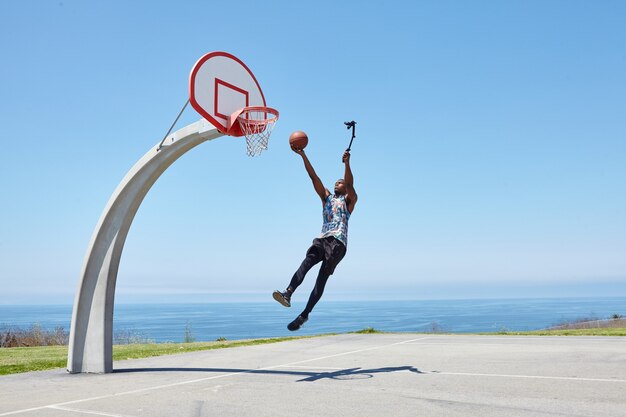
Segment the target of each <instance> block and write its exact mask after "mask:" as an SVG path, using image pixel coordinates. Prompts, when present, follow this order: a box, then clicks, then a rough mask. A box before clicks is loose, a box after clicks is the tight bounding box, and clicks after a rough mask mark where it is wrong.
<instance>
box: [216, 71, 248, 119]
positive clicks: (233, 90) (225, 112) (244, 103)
mask: <svg viewBox="0 0 626 417" xmlns="http://www.w3.org/2000/svg"><path fill="white" fill-rule="evenodd" d="M220 86H222V89H221V90H220ZM220 95H221V96H222V97H224V96H225V95H230V96H231V102H232V101H235V99H233V97H234V96H236V95H241V99H242V100H241V102H240V104H241V105H238V106H237V107H236V108H232V109H221V110H222V111H220V108H219V97H220ZM249 103H250V98H249V95H248V92H247V91H246V90H243V89H241V88H239V87H237V86H235V85H232V84H230V83H228V82H226V81H224V80H221V79H219V78H217V77H216V78H215V89H214V105H215V107H214V110H213V113H214V114H215V115H216V116H217V117H221V118H222V119H224V120H228V118H229V117H230V115H231V113H232V112H234V111H235V110H237V109H240V108H242V107H248V106H249V105H250V104H249ZM231 105H232V104H231Z"/></svg>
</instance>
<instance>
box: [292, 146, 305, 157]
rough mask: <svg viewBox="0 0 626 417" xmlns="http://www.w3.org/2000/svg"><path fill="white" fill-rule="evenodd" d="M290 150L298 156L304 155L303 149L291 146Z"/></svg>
mask: <svg viewBox="0 0 626 417" xmlns="http://www.w3.org/2000/svg"><path fill="white" fill-rule="evenodd" d="M291 150H292V151H294V152H295V153H297V154H298V155H300V156H302V155H304V149H300V148H295V147H294V146H293V145H291Z"/></svg>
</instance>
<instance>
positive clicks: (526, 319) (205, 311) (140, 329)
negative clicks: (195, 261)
mask: <svg viewBox="0 0 626 417" xmlns="http://www.w3.org/2000/svg"><path fill="white" fill-rule="evenodd" d="M303 308H304V301H303V302H301V303H294V305H293V306H292V307H291V308H289V309H288V308H285V307H282V306H280V305H279V304H277V303H275V302H271V303H270V302H263V303H259V302H256V303H206V304H119V305H116V306H115V313H114V320H113V329H114V330H113V332H114V339H116V341H117V343H123V341H124V340H129V339H130V338H132V339H133V340H139V341H155V342H181V341H183V340H184V339H185V334H186V333H187V335H188V336H191V337H193V338H194V339H195V340H196V341H212V340H216V339H218V338H226V339H228V340H240V339H250V338H264V337H278V336H287V335H294V333H291V332H289V331H288V330H287V328H286V326H287V324H288V323H289V322H290V321H291V320H293V319H294V318H295V317H296V316H297V315H298V313H299V312H300V311H301V310H302V309H303ZM613 314H620V315H623V316H626V298H624V297H620V298H545V299H489V300H429V301H421V300H415V301H327V302H324V300H322V301H320V303H319V304H318V305H317V307H316V309H315V310H314V311H313V313H312V314H311V316H310V318H309V321H308V322H307V323H306V324H305V325H304V326H303V327H302V329H301V330H300V331H298V332H297V334H298V335H312V334H320V333H334V332H337V333H340V332H350V331H357V330H361V329H364V328H368V327H372V328H374V329H376V330H382V331H390V332H432V331H444V332H452V333H468V332H496V331H501V330H510V331H517V330H520V331H522V330H537V329H542V328H546V327H549V326H552V325H555V324H558V323H559V322H562V321H568V320H576V319H581V318H596V319H603V318H609V317H611V316H612V315H613ZM71 315H72V306H71V305H0V330H1V329H6V328H7V327H18V328H23V329H26V328H29V327H30V326H32V325H33V324H38V325H40V326H42V327H43V328H45V329H54V328H56V327H59V326H61V327H63V328H64V329H66V330H69V327H70V322H71Z"/></svg>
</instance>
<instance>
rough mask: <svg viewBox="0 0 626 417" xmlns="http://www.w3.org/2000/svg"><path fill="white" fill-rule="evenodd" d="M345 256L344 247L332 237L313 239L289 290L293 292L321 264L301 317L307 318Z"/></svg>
mask: <svg viewBox="0 0 626 417" xmlns="http://www.w3.org/2000/svg"><path fill="white" fill-rule="evenodd" d="M345 254H346V247H345V245H344V244H343V243H341V242H340V241H339V240H337V239H335V238H334V237H326V238H323V239H313V244H312V245H311V247H310V248H309V249H308V250H307V252H306V257H305V258H304V260H303V261H302V264H300V268H298V270H297V271H296V273H295V274H293V277H292V278H291V282H290V283H289V288H290V289H291V291H292V292H293V291H295V290H296V288H298V287H299V286H300V284H302V281H304V277H305V275H306V274H307V272H309V270H310V269H311V268H313V266H314V265H316V264H318V263H319V262H322V266H321V267H320V271H319V273H318V274H317V280H316V281H315V287H314V288H313V291H311V295H310V296H309V302H308V303H307V304H306V307H305V308H304V310H303V311H302V313H301V314H300V315H301V316H302V317H305V318H308V317H309V313H310V312H311V311H312V310H313V307H315V304H317V302H318V301H319V300H320V298H322V294H323V293H324V287H326V281H328V278H329V277H330V276H331V275H332V274H333V272H335V268H336V267H337V265H338V264H339V262H341V260H342V259H343V257H344V256H345Z"/></svg>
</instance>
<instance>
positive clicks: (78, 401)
mask: <svg viewBox="0 0 626 417" xmlns="http://www.w3.org/2000/svg"><path fill="white" fill-rule="evenodd" d="M428 338H430V336H425V337H420V338H417V339H409V340H404V341H402V342H396V343H391V344H385V345H380V346H372V347H369V348H364V349H358V350H353V351H349V352H342V353H336V354H334V355H326V356H321V357H319V358H312V359H305V360H302V361H295V362H290V363H285V364H280V365H273V366H266V367H263V368H257V369H250V370H245V371H237V372H230V373H227V374H222V375H215V376H210V377H206V378H198V379H192V380H189V381H182V382H174V383H171V384H164V385H156V386H153V387H146V388H140V389H136V390H131V391H124V392H116V393H113V394H107V395H101V396H98V397H90V398H83V399H79V400H72V401H65V402H61V403H56V404H48V405H42V406H39V407H32V408H28V409H22V410H14V411H9V412H6V413H0V417H2V416H10V415H15V414H22V413H28V412H31V411H37V410H43V409H44V408H54V407H63V406H65V405H70V404H78V403H82V402H87V401H96V400H102V399H105V398H113V397H118V396H122V395H129V394H136V393H139V392H146V391H154V390H158V389H162V388H170V387H176V386H181V385H187V384H194V383H197V382H203V381H210V380H212V379H220V378H226V377H229V376H233V375H239V374H245V373H251V372H256V371H264V370H269V369H275V368H280V367H283V366H290V365H297V364H300V363H307V362H313V361H316V360H322V359H328V358H334V357H338V356H345V355H351V354H354V353H360V352H367V351H369V350H375V349H384V348H388V347H391V346H397V345H403V344H406V343H410V342H414V341H416V340H424V339H428Z"/></svg>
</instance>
